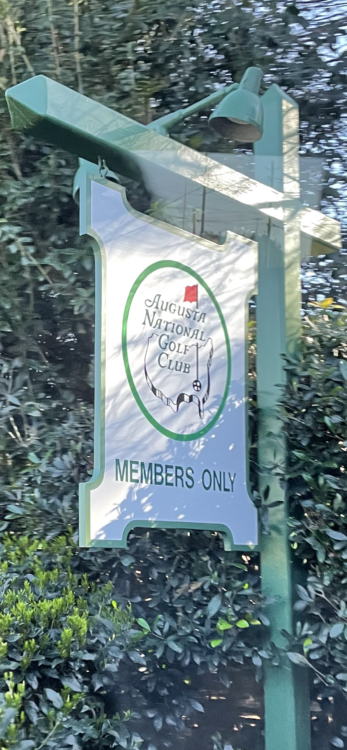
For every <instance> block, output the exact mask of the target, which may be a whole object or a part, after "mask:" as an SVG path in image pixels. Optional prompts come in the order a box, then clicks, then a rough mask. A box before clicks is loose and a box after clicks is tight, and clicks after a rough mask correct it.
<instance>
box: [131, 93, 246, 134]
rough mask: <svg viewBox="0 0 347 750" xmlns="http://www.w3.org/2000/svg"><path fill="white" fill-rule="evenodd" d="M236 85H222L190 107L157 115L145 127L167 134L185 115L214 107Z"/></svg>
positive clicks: (188, 115) (189, 115) (185, 117)
mask: <svg viewBox="0 0 347 750" xmlns="http://www.w3.org/2000/svg"><path fill="white" fill-rule="evenodd" d="M238 87H239V84H238V83H232V84H231V86H223V87H222V88H220V89H218V90H217V91H214V92H213V94H210V95H209V96H206V97H205V99H201V100H200V101H199V102H195V103H194V104H191V105H190V107H185V108H184V109H177V110H176V111H175V112H169V114H168V115H164V116H163V117H159V118H158V119H157V120H153V122H151V123H150V124H149V125H147V126H146V127H147V129H148V130H155V131H156V132H157V133H160V135H168V133H169V131H170V130H172V128H174V127H175V125H178V124H179V123H180V122H183V121H184V120H186V119H187V117H191V116H192V115H195V114H196V112H201V110H202V109H207V108H209V107H214V106H215V105H216V104H218V103H219V102H220V101H221V100H222V99H224V97H225V96H226V95H227V94H230V93H231V92H232V91H236V89H238Z"/></svg>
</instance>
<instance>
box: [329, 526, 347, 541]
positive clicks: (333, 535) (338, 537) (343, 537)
mask: <svg viewBox="0 0 347 750" xmlns="http://www.w3.org/2000/svg"><path fill="white" fill-rule="evenodd" d="M326 533H327V535H328V536H330V538H331V539H335V540H336V541H338V542H347V536H346V534H342V532H341V531H334V530H333V529H328V530H327V532H326Z"/></svg>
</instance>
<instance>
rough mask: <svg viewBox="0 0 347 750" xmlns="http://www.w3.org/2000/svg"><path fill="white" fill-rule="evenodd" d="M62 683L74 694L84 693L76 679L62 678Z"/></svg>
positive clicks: (72, 677)
mask: <svg viewBox="0 0 347 750" xmlns="http://www.w3.org/2000/svg"><path fill="white" fill-rule="evenodd" d="M62 683H63V685H64V686H65V687H69V688H70V690H73V692H74V693H82V692H83V687H82V685H81V683H80V682H78V680H76V677H74V676H73V675H71V676H70V677H62Z"/></svg>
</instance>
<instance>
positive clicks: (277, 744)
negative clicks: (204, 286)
mask: <svg viewBox="0 0 347 750" xmlns="http://www.w3.org/2000/svg"><path fill="white" fill-rule="evenodd" d="M263 106H264V116H265V124H264V138H263V139H262V140H261V141H259V143H258V144H256V146H255V149H254V150H255V160H256V170H257V171H258V175H259V177H261V178H262V179H263V180H264V182H265V181H266V180H268V181H269V182H270V184H271V183H272V184H273V183H274V182H276V185H277V186H278V189H281V190H283V192H284V195H285V202H284V222H279V221H276V220H275V219H269V223H268V228H267V233H263V234H261V235H260V236H258V237H257V240H258V242H259V267H258V272H259V277H258V278H259V280H258V298H257V336H258V342H257V375H258V379H257V388H258V406H259V409H260V424H259V438H258V446H259V448H258V458H259V466H260V492H261V495H262V498H263V502H264V501H265V504H266V503H269V504H270V503H273V502H276V501H280V502H281V505H279V506H278V507H276V508H271V509H269V524H270V528H271V536H268V537H264V542H263V544H262V551H261V575H262V587H263V590H264V593H265V594H268V595H270V596H271V597H275V602H274V603H273V604H272V605H271V614H270V610H269V614H270V622H271V636H270V637H271V640H272V641H273V642H274V643H276V644H277V645H278V646H281V645H284V644H285V643H286V641H285V639H284V637H283V635H282V633H281V631H282V630H286V631H287V632H288V633H291V632H293V610H292V599H293V577H292V570H291V568H292V562H291V550H290V546H289V542H288V525H287V498H286V493H285V490H284V488H283V487H282V486H281V484H280V478H279V477H278V476H275V475H274V473H273V469H274V468H276V473H277V474H278V473H279V472H284V470H285V464H286V445H285V441H284V439H283V432H282V425H281V422H280V420H279V419H278V417H277V408H278V400H279V397H280V389H279V387H278V386H279V385H280V384H284V383H285V378H286V376H285V370H284V361H283V356H282V355H283V354H284V353H288V354H295V353H296V352H298V351H299V346H300V333H301V318H300V310H301V293H300V223H299V222H300V218H299V216H298V212H297V209H296V206H297V203H296V200H297V197H298V194H299V189H300V186H299V156H298V146H299V137H298V127H297V126H298V108H297V105H296V104H295V102H294V101H293V100H291V99H290V98H289V97H287V96H286V95H285V94H284V92H282V91H281V90H280V89H279V88H278V87H277V86H273V87H271V89H269V91H268V92H267V94H266V95H265V96H264V97H263ZM271 167H273V168H271ZM279 183H280V184H279ZM265 498H266V500H265ZM265 747H266V750H279V748H280V749H281V750H309V748H310V747H311V743H310V701H309V686H308V674H307V670H305V669H302V668H298V667H295V666H294V665H293V664H292V663H291V662H290V661H289V660H287V661H286V663H285V664H284V665H283V667H282V668H280V669H278V668H276V667H272V666H267V667H266V672H265Z"/></svg>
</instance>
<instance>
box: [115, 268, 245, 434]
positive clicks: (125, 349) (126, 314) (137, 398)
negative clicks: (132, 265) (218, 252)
mask: <svg viewBox="0 0 347 750" xmlns="http://www.w3.org/2000/svg"><path fill="white" fill-rule="evenodd" d="M160 268H178V269H180V270H181V271H184V272H185V273H188V274H189V275H190V276H193V278H194V279H196V281H198V282H199V284H201V286H202V287H203V288H204V289H205V291H206V292H207V294H208V295H209V297H210V299H211V300H212V302H213V304H214V306H215V308H216V310H217V312H218V315H219V319H220V322H221V324H222V328H223V332H224V337H225V343H226V350H227V361H228V362H227V378H226V385H225V390H224V394H223V398H222V401H221V403H220V406H219V408H218V410H217V413H216V414H215V416H214V417H213V419H211V421H210V422H209V423H208V425H206V427H203V428H202V429H201V430H198V432H193V433H192V434H191V435H179V434H178V433H176V432H171V430H167V429H166V428H165V427H162V426H161V425H160V424H159V422H157V421H156V419H154V417H152V415H151V414H150V412H149V411H148V409H146V407H145V405H144V403H143V402H142V400H141V398H140V396H139V394H138V392H137V390H136V386H135V383H134V380H133V377H132V374H131V370H130V365H129V359H128V345H127V329H128V318H129V313H130V308H131V304H132V301H133V299H134V296H135V294H136V292H137V290H138V288H139V286H140V285H141V284H142V282H143V281H144V280H145V279H146V278H147V276H149V275H150V274H151V273H154V271H158V269H160ZM122 352H123V360H124V367H125V372H126V375H127V378H128V383H129V385H130V389H131V392H132V394H133V396H134V399H135V401H136V403H137V405H138V406H139V407H140V409H141V411H142V414H144V416H145V417H146V419H148V421H149V422H150V424H151V425H152V427H154V428H155V429H156V430H158V431H159V432H161V433H162V434H163V435H165V437H168V438H172V439H173V440H180V441H181V442H187V441H191V440H198V439H199V438H201V437H203V435H206V433H207V432H209V431H210V430H211V429H212V427H214V425H215V424H216V422H217V421H218V419H219V417H220V416H221V414H222V412H223V409H224V406H225V403H226V400H227V397H228V390H229V386H230V379H231V349H230V341H229V337H228V329H227V326H226V323H225V320H224V317H223V313H222V311H221V308H220V306H219V304H218V302H217V300H216V298H215V296H214V294H213V292H212V291H211V289H210V288H209V286H208V285H207V284H206V282H205V281H204V280H203V279H202V278H201V276H199V274H198V273H196V271H193V270H192V269H191V268H189V266H185V265H183V263H178V261H175V260H160V261H158V262H157V263H152V265H150V266H148V267H147V268H145V270H144V271H142V273H141V274H140V276H138V278H137V279H136V281H135V282H134V284H133V286H132V287H131V290H130V293H129V296H128V299H127V301H126V305H125V309H124V316H123V323H122Z"/></svg>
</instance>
